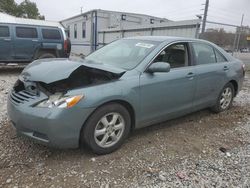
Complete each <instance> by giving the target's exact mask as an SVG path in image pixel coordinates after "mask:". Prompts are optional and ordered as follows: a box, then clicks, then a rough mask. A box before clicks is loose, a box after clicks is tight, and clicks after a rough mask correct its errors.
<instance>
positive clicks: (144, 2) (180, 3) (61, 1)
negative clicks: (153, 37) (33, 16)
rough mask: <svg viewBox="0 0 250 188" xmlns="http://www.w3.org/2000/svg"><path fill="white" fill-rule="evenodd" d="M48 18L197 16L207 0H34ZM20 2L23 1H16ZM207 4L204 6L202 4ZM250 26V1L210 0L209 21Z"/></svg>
mask: <svg viewBox="0 0 250 188" xmlns="http://www.w3.org/2000/svg"><path fill="white" fill-rule="evenodd" d="M31 1H33V2H35V3H36V4H37V7H38V9H39V11H40V13H41V14H42V15H45V18H46V20H52V21H61V20H63V19H66V18H69V17H72V16H75V15H77V14H80V13H81V8H82V11H83V12H86V11H89V10H92V9H104V10H113V11H124V12H134V13H141V14H148V15H152V16H157V17H163V18H167V19H170V20H174V21H177V20H187V19H196V18H197V17H196V15H197V14H203V12H204V10H202V9H204V4H205V0H132V1H131V0H31ZM16 2H17V3H20V2H22V0H16ZM202 4H203V5H202ZM242 14H244V22H243V25H249V26H250V0H210V2H209V9H208V20H209V21H215V22H223V23H227V24H233V25H240V22H241V17H242Z"/></svg>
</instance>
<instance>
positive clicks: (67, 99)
mask: <svg viewBox="0 0 250 188" xmlns="http://www.w3.org/2000/svg"><path fill="white" fill-rule="evenodd" d="M82 98H83V95H76V96H61V95H57V94H55V95H51V96H50V97H49V99H47V100H45V101H42V102H40V103H39V104H37V105H36V107H40V108H71V107H73V106H75V105H76V104H77V103H78V102H79V101H80V100H81V99H82Z"/></svg>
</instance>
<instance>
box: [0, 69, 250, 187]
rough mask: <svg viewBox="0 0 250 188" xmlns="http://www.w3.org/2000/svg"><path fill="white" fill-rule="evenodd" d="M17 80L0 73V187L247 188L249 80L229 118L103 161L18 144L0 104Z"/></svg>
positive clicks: (151, 130) (166, 127)
mask: <svg viewBox="0 0 250 188" xmlns="http://www.w3.org/2000/svg"><path fill="white" fill-rule="evenodd" d="M19 73H20V71H19V70H15V69H13V70H8V71H3V72H0V111H1V112H0V121H1V123H0V187H11V188H19V187H25V188H26V187H27V188H28V187H105V188H108V187H250V108H249V106H250V72H248V74H247V76H246V78H245V82H244V87H243V90H242V91H241V92H240V94H239V95H238V96H237V97H236V98H235V101H234V103H233V107H232V108H231V109H230V110H228V111H226V112H223V113H220V114H213V113H211V112H210V111H209V110H202V111H199V112H196V113H192V114H190V115H187V116H185V117H182V118H178V119H175V120H172V121H168V122H164V123H161V124H158V125H154V126H151V127H148V128H144V129H141V130H137V131H135V132H134V133H132V135H131V136H130V137H129V138H128V139H127V140H126V142H125V144H124V145H123V146H122V147H121V149H119V150H118V151H116V152H114V153H112V154H109V155H104V156H97V155H94V154H93V153H91V152H90V151H89V150H87V149H84V148H83V149H76V150H57V149H52V148H48V147H46V146H42V145H39V144H37V143H34V142H33V141H31V140H29V139H26V138H23V137H18V136H17V135H16V133H15V131H14V130H13V129H12V127H11V126H10V124H9V122H8V120H7V114H6V97H7V93H8V91H9V89H10V88H11V86H12V84H13V83H14V82H15V80H16V79H17V76H18V74H19Z"/></svg>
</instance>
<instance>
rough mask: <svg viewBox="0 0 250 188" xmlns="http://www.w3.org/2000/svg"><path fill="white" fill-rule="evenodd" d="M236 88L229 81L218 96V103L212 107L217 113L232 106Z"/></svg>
mask: <svg viewBox="0 0 250 188" xmlns="http://www.w3.org/2000/svg"><path fill="white" fill-rule="evenodd" d="M234 96H235V89H234V86H233V84H232V83H230V82H229V83H227V84H226V85H225V86H224V88H223V89H222V91H221V92H220V94H219V97H218V98H217V101H216V105H215V106H213V107H212V108H211V110H212V111H213V112H215V113H219V112H223V111H225V110H227V109H229V108H230V107H231V106H232V102H233V98H234Z"/></svg>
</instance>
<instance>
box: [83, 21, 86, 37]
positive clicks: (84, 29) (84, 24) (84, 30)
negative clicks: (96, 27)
mask: <svg viewBox="0 0 250 188" xmlns="http://www.w3.org/2000/svg"><path fill="white" fill-rule="evenodd" d="M82 38H86V22H82Z"/></svg>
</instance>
